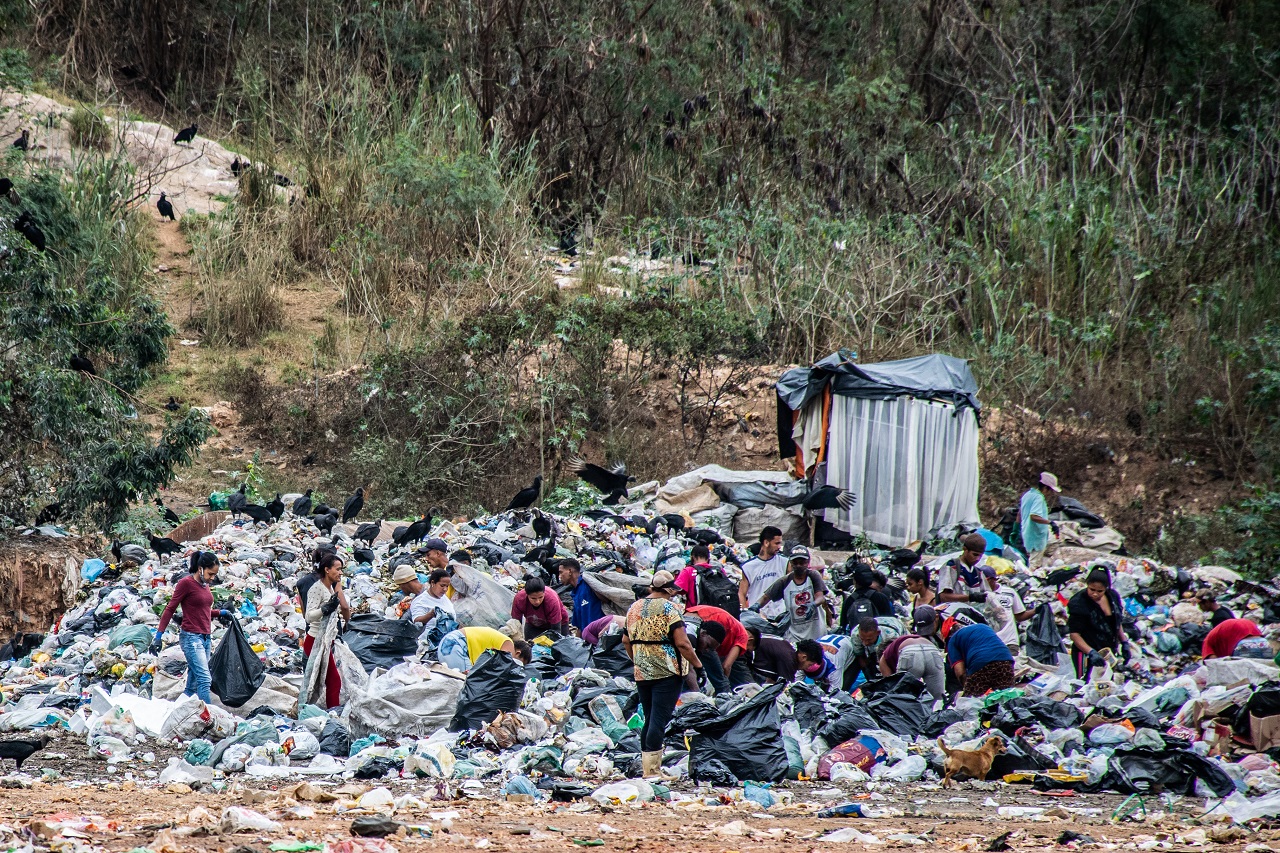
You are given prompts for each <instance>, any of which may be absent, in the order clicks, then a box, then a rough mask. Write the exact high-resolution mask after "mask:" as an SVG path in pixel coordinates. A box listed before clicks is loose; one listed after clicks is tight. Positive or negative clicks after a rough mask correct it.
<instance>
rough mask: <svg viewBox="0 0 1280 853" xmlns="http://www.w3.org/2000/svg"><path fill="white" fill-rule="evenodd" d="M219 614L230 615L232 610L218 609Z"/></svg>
mask: <svg viewBox="0 0 1280 853" xmlns="http://www.w3.org/2000/svg"><path fill="white" fill-rule="evenodd" d="M218 615H219V616H230V615H231V611H230V610H219V611H218Z"/></svg>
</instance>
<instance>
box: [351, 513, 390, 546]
mask: <svg viewBox="0 0 1280 853" xmlns="http://www.w3.org/2000/svg"><path fill="white" fill-rule="evenodd" d="M382 522H383V519H381V518H380V519H378V520H377V521H369V522H365V523H364V524H362V525H360V526H359V527H357V528H356V532H355V535H354V536H352V537H351V538H352V539H354V540H355V541H357V542H367V543H369V544H370V545H372V544H373V540H375V539H377V538H378V534H379V533H381V532H382Z"/></svg>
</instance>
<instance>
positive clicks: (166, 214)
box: [156, 193, 178, 222]
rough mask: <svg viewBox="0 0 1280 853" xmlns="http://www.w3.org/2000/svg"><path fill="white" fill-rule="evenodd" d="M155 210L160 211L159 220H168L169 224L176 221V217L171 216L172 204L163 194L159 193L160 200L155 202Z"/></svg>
mask: <svg viewBox="0 0 1280 853" xmlns="http://www.w3.org/2000/svg"><path fill="white" fill-rule="evenodd" d="M156 210H158V211H160V216H161V218H163V219H168V220H169V221H170V222H177V221H178V217H176V216H174V215H173V204H172V203H171V202H170V201H169V199H168V198H167V197H166V196H165V194H164V193H160V200H159V201H157V202H156Z"/></svg>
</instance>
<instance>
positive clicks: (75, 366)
mask: <svg viewBox="0 0 1280 853" xmlns="http://www.w3.org/2000/svg"><path fill="white" fill-rule="evenodd" d="M68 363H69V364H70V365H71V369H72V370H78V371H80V372H81V373H87V374H89V375H90V376H97V375H98V372H97V371H96V370H94V368H93V362H92V361H90V360H89V359H87V358H85V357H84V356H83V355H80V354H78V353H77V354H73V355H72V356H71V359H70V361H69V362H68Z"/></svg>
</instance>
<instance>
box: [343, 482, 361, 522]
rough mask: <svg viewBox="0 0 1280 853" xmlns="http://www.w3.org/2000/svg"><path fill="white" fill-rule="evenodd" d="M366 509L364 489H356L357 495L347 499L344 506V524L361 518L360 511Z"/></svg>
mask: <svg viewBox="0 0 1280 853" xmlns="http://www.w3.org/2000/svg"><path fill="white" fill-rule="evenodd" d="M362 509H364V489H363V488H359V489H356V493H355V494H354V495H352V496H351V497H349V498H347V502H346V503H344V504H343V505H342V523H343V524H346V523H347V522H348V521H351V520H352V519H356V518H359V517H360V510H362Z"/></svg>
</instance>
